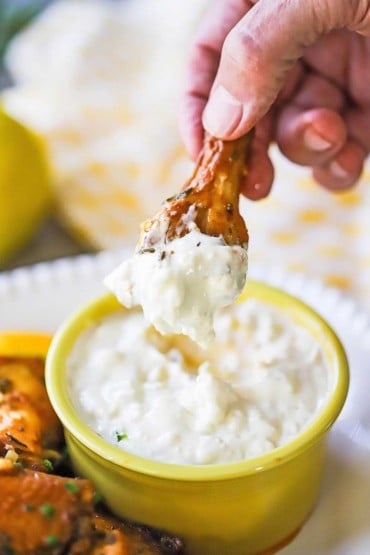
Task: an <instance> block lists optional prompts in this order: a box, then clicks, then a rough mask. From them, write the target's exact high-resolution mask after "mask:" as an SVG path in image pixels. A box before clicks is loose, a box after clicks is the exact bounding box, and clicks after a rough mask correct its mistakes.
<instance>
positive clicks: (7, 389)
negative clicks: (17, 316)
mask: <svg viewBox="0 0 370 555" xmlns="http://www.w3.org/2000/svg"><path fill="white" fill-rule="evenodd" d="M57 448H59V449H61V448H62V429H61V425H60V423H59V421H58V419H57V417H56V415H55V413H54V411H53V409H52V407H51V405H50V402H49V400H48V397H47V394H46V389H45V385H44V361H43V360H42V359H37V358H25V357H19V358H18V357H1V356H0V555H59V554H60V555H181V553H183V549H182V543H181V542H180V540H178V539H177V538H172V537H170V536H167V535H166V534H161V533H160V532H156V531H152V530H150V529H149V528H146V527H143V526H137V525H133V524H127V523H122V522H120V521H119V520H118V519H116V518H114V517H112V516H110V515H109V514H108V513H107V512H106V510H105V509H104V507H103V506H101V507H99V509H101V510H100V511H99V513H97V512H96V510H95V509H96V508H95V505H94V489H93V485H92V483H91V482H89V481H88V480H79V479H75V478H67V477H62V476H57V475H55V474H50V473H48V471H50V470H52V465H51V464H50V461H48V462H49V464H48V465H46V463H45V457H46V458H47V459H50V458H51V459H52V461H53V462H55V461H56V460H57V459H58V458H62V457H61V454H60V453H59V452H58V451H56V449H57Z"/></svg>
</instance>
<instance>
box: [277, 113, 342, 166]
mask: <svg viewBox="0 0 370 555" xmlns="http://www.w3.org/2000/svg"><path fill="white" fill-rule="evenodd" d="M346 135H347V130H346V126H345V123H344V121H343V118H342V117H341V116H340V115H339V114H338V113H336V112H335V111H333V110H329V109H327V108H315V109H311V110H306V111H302V110H301V109H300V108H299V107H294V106H293V107H289V108H285V109H283V110H282V112H281V114H280V116H279V121H278V125H277V143H278V145H279V148H280V150H281V151H282V152H283V154H284V155H285V156H286V157H287V158H289V159H290V160H291V161H292V162H295V163H296V164H301V165H303V166H318V165H320V166H321V165H323V164H325V163H326V162H327V161H328V160H330V159H331V158H333V156H334V155H335V153H337V152H338V151H339V150H340V149H341V148H342V147H343V145H344V143H345V141H346Z"/></svg>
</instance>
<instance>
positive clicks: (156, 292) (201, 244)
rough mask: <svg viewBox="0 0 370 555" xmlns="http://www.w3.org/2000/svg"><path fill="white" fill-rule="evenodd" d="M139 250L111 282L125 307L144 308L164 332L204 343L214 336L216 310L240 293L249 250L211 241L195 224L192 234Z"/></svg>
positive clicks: (113, 290) (111, 278)
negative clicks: (138, 306)
mask: <svg viewBox="0 0 370 555" xmlns="http://www.w3.org/2000/svg"><path fill="white" fill-rule="evenodd" d="M162 237H163V235H161V232H159V237H158V238H157V239H156V241H155V242H154V244H153V246H150V247H148V248H139V249H137V251H136V252H135V254H134V256H133V257H132V258H131V259H130V260H127V261H125V262H123V263H122V264H121V265H120V266H119V267H118V268H116V269H115V270H114V271H113V272H112V273H111V274H110V275H109V276H108V277H107V278H106V279H105V284H106V285H107V287H108V288H109V289H110V290H111V291H112V292H113V293H114V294H115V295H116V297H117V298H118V300H119V301H120V302H121V303H122V304H123V305H124V306H126V307H129V308H130V307H133V306H136V305H141V306H142V308H143V312H144V316H145V318H146V320H147V321H148V322H150V323H152V324H153V325H154V327H155V328H156V329H157V330H158V331H160V332H161V333H162V334H168V333H178V334H184V335H188V336H189V337H190V338H192V339H193V340H194V341H196V342H198V343H199V344H201V345H207V344H208V343H210V342H211V341H212V339H213V338H214V331H213V319H214V315H215V313H216V311H217V310H218V309H220V308H222V307H225V306H227V305H229V304H231V303H232V302H233V301H234V300H235V299H236V298H237V297H238V295H239V294H240V293H241V291H242V289H243V287H244V284H245V280H246V274H247V251H246V249H245V248H243V247H240V246H237V245H235V246H229V245H227V244H226V243H225V241H224V240H223V238H222V237H211V236H209V235H205V234H203V233H201V232H200V231H199V229H198V228H197V227H196V225H195V224H193V226H192V228H191V230H190V232H189V233H187V234H186V235H184V236H183V237H180V238H176V239H174V240H173V241H170V242H167V243H166V242H165V241H164V240H163V238H162Z"/></svg>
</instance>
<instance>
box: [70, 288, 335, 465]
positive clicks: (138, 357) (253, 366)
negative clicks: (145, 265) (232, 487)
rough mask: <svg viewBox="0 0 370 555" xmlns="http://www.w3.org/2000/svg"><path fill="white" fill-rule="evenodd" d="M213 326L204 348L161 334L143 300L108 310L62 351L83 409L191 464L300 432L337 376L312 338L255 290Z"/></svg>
mask: <svg viewBox="0 0 370 555" xmlns="http://www.w3.org/2000/svg"><path fill="white" fill-rule="evenodd" d="M215 332H216V338H215V341H214V342H213V343H212V346H211V347H210V348H209V349H208V350H203V349H201V348H200V347H198V346H197V345H196V344H195V343H194V342H192V341H191V340H190V339H188V338H187V337H185V336H180V335H176V336H175V335H172V336H162V335H160V334H159V333H158V332H157V331H156V330H155V329H154V328H153V326H151V325H149V324H148V323H147V322H146V321H145V319H144V317H143V314H142V312H141V311H140V310H131V311H124V310H122V311H118V312H116V313H114V314H111V315H109V316H106V317H105V318H103V319H102V320H101V321H99V322H98V323H97V324H95V325H93V326H92V327H90V328H89V329H87V330H86V331H85V332H83V333H82V335H81V336H80V338H79V339H78V341H77V342H76V344H75V346H74V348H73V350H72V353H71V355H70V357H69V360H68V382H69V390H70V394H71V397H72V400H73V402H74V404H75V406H76V409H77V410H78V412H79V413H80V416H81V418H82V419H83V420H84V421H85V422H86V423H87V424H88V425H89V426H90V427H91V428H92V429H93V430H95V431H96V432H97V433H98V434H99V435H101V436H102V437H103V438H105V439H106V440H107V441H108V442H110V443H113V444H115V445H118V446H119V447H121V448H122V449H124V450H127V451H129V452H131V453H134V454H137V455H141V456H143V457H146V458H148V459H153V460H158V461H163V462H168V463H177V464H188V465H199V464H200V465H203V464H218V463H226V462H232V461H240V460H244V459H248V458H250V457H254V456H257V455H261V454H263V453H266V452H268V451H271V450H272V449H275V448H276V447H279V446H281V445H284V444H285V443H287V442H288V441H290V440H291V439H292V438H294V437H296V436H297V435H298V434H299V433H300V432H301V431H302V430H304V429H305V428H306V427H307V426H308V425H309V424H310V422H312V420H313V418H315V417H316V416H317V414H318V412H319V411H320V409H321V408H322V407H323V405H324V403H325V399H326V398H327V395H328V392H329V391H330V389H331V388H332V385H333V384H332V381H333V379H332V378H331V377H330V374H329V372H328V367H327V363H326V359H325V357H324V355H323V353H322V351H321V348H320V346H319V344H318V342H317V341H316V340H315V339H314V338H313V336H311V334H310V333H309V332H308V331H307V330H306V329H304V328H302V327H300V326H298V325H297V324H296V323H295V322H294V321H292V320H291V319H290V318H289V317H288V316H286V315H284V313H281V312H280V311H278V310H277V309H275V308H274V307H272V306H270V305H268V304H265V303H262V302H260V301H257V300H253V299H249V300H247V301H245V302H241V303H236V304H234V305H232V306H230V307H227V308H226V309H223V310H222V311H221V312H220V313H218V314H217V316H216V319H215Z"/></svg>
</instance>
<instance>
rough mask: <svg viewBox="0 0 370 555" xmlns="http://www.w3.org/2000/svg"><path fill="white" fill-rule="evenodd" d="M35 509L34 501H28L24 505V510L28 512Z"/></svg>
mask: <svg viewBox="0 0 370 555" xmlns="http://www.w3.org/2000/svg"><path fill="white" fill-rule="evenodd" d="M35 509H36V505H34V504H33V503H26V504H25V505H24V510H25V511H26V512H27V513H30V512H31V511H34V510H35Z"/></svg>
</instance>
